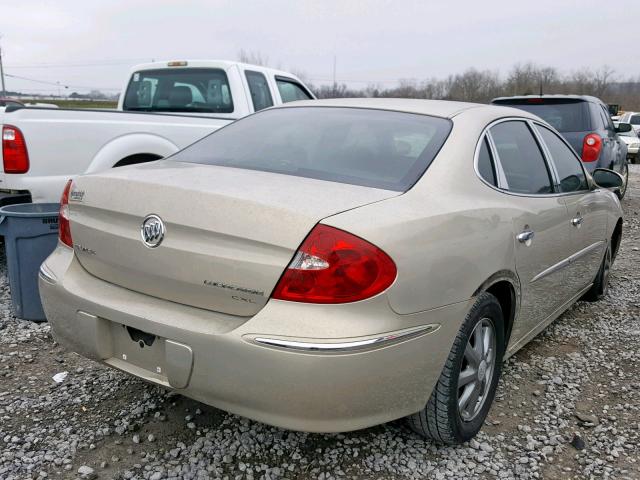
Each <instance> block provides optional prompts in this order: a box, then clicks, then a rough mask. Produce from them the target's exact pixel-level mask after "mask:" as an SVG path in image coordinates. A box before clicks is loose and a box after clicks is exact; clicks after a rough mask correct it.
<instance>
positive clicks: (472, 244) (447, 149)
mask: <svg viewBox="0 0 640 480" xmlns="http://www.w3.org/2000/svg"><path fill="white" fill-rule="evenodd" d="M493 119H495V113H482V112H478V113H477V114H474V115H469V116H467V115H461V116H460V117H455V118H454V120H453V121H454V128H453V131H452V133H451V134H450V136H449V139H448V140H447V142H446V144H445V146H444V147H443V148H442V150H441V151H440V153H439V154H438V156H437V157H436V159H435V160H434V162H433V163H432V164H431V166H430V167H429V169H428V170H427V172H426V173H425V174H424V176H423V177H422V179H421V180H420V181H419V182H418V183H417V184H416V185H415V186H414V187H413V188H412V189H411V190H409V191H408V192H406V193H405V194H404V195H401V196H399V197H395V198H392V199H389V200H385V201H383V202H379V203H375V204H371V205H367V206H364V207H361V208H358V209H355V210H352V211H349V212H345V213H342V214H339V215H336V216H333V217H330V218H328V219H325V220H324V221H323V223H327V224H330V225H333V226H335V227H337V228H342V229H344V230H347V231H350V232H352V233H354V234H356V235H359V236H361V237H363V238H365V239H367V240H368V241H370V242H372V243H374V244H375V245H377V246H378V247H380V248H382V249H383V250H385V251H386V252H387V253H388V254H389V255H390V256H391V258H393V260H394V261H395V262H396V266H397V268H398V277H397V279H396V282H395V283H394V284H393V285H392V287H391V288H390V289H389V290H388V291H387V296H388V299H389V303H390V305H391V307H392V308H393V310H394V311H396V312H397V313H401V314H409V313H415V312H419V311H423V310H428V309H431V308H436V307H440V306H443V305H449V304H453V303H456V302H462V301H466V300H468V299H469V298H471V297H472V296H473V295H474V293H475V292H476V290H477V289H478V288H479V287H480V286H481V285H483V284H484V283H485V281H486V280H487V279H489V278H490V277H491V276H493V275H494V274H496V273H499V272H502V273H506V274H507V275H511V276H512V277H513V278H514V279H515V280H514V281H515V282H517V277H516V275H515V256H514V237H513V227H512V219H513V217H514V216H515V215H517V214H518V210H517V209H516V208H515V206H514V205H513V204H511V202H510V200H509V196H508V195H505V194H502V193H500V192H498V191H496V190H494V189H492V188H491V187H489V186H487V185H486V184H484V183H483V182H482V181H481V180H480V179H479V178H478V177H477V175H476V173H475V170H474V154H475V147H476V144H477V142H478V140H479V137H480V134H481V132H482V130H483V128H484V127H485V126H486V125H487V124H488V123H490V122H491V121H492V120H493ZM516 288H517V286H516Z"/></svg>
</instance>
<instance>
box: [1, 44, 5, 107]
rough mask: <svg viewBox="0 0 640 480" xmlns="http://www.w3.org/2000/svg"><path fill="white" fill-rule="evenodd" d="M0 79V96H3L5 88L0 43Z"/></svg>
mask: <svg viewBox="0 0 640 480" xmlns="http://www.w3.org/2000/svg"><path fill="white" fill-rule="evenodd" d="M0 38H2V37H0ZM0 79H2V92H0V97H4V96H5V91H6V89H5V87H4V69H3V68H2V46H1V45H0Z"/></svg>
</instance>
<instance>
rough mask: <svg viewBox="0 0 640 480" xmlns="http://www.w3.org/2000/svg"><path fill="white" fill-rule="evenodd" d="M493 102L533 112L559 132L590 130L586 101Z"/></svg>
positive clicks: (537, 100) (533, 100)
mask: <svg viewBox="0 0 640 480" xmlns="http://www.w3.org/2000/svg"><path fill="white" fill-rule="evenodd" d="M493 103H495V104H498V105H505V106H509V107H515V108H519V109H521V110H526V111H527V112H530V113H533V114H534V115H537V116H539V117H540V118H542V119H543V120H544V121H546V122H547V123H549V124H550V125H551V126H552V127H554V128H555V129H556V130H558V131H559V132H586V131H588V130H591V122H589V108H588V105H587V102H583V101H563V100H560V101H559V100H553V99H548V100H542V99H537V98H533V99H525V100H516V99H514V100H509V99H506V100H498V101H495V102H493Z"/></svg>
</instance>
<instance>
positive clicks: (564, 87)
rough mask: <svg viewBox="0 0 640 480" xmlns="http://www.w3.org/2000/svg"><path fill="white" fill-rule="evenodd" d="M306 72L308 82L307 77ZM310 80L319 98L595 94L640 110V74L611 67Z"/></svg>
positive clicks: (473, 98) (474, 98)
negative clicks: (379, 80)
mask: <svg viewBox="0 0 640 480" xmlns="http://www.w3.org/2000/svg"><path fill="white" fill-rule="evenodd" d="M300 76H301V78H302V79H303V80H304V77H305V75H304V74H300ZM305 83H307V85H309V87H310V88H311V89H312V91H313V92H314V93H315V94H316V96H317V97H318V98H340V97H395V98H424V99H434V100H459V101H465V102H479V103H487V102H489V101H491V99H493V98H496V97H501V96H511V95H538V94H540V93H542V94H554V93H559V94H577V95H593V96H595V97H598V98H600V99H602V100H603V101H604V102H606V103H610V104H611V103H615V104H619V105H620V107H621V108H622V109H624V110H640V77H638V78H636V79H628V80H622V79H620V78H619V77H618V76H617V75H616V72H615V71H614V70H613V69H612V68H610V67H608V66H603V67H600V68H598V69H595V70H594V69H589V68H583V69H580V70H577V71H574V72H572V73H570V74H562V73H561V72H560V71H559V70H558V69H556V68H554V67H544V66H539V65H535V64H533V63H525V64H518V65H515V66H514V67H513V68H512V69H511V70H510V71H509V72H508V74H507V75H506V76H501V75H500V74H499V73H498V72H497V71H492V70H478V69H476V68H469V69H468V70H466V71H464V72H463V73H459V74H455V75H449V76H448V77H446V78H430V79H425V80H413V79H412V80H400V81H399V82H398V85H397V86H394V87H391V88H382V87H380V86H379V85H376V84H374V83H372V84H371V85H368V86H367V87H365V88H362V89H354V88H350V87H349V86H348V85H347V84H345V83H335V84H333V85H313V84H310V82H305Z"/></svg>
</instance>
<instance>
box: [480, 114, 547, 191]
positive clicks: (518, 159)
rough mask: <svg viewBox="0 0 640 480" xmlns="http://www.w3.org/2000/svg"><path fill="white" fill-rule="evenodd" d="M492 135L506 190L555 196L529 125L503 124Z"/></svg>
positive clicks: (496, 127)
mask: <svg viewBox="0 0 640 480" xmlns="http://www.w3.org/2000/svg"><path fill="white" fill-rule="evenodd" d="M490 132H491V136H492V138H493V142H494V144H495V147H496V150H497V155H498V158H499V160H500V165H501V166H502V170H503V171H504V176H505V179H506V182H507V185H506V186H505V187H506V190H508V191H510V192H514V193H529V194H545V193H551V192H553V187H552V186H551V176H550V175H549V170H548V169H547V164H546V162H545V160H544V157H543V156H542V152H541V151H540V147H538V143H537V142H536V141H535V139H534V137H533V135H532V133H531V131H530V130H529V127H528V126H527V124H526V123H524V122H520V121H509V122H503V123H499V124H497V125H495V126H494V127H491V130H490Z"/></svg>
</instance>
